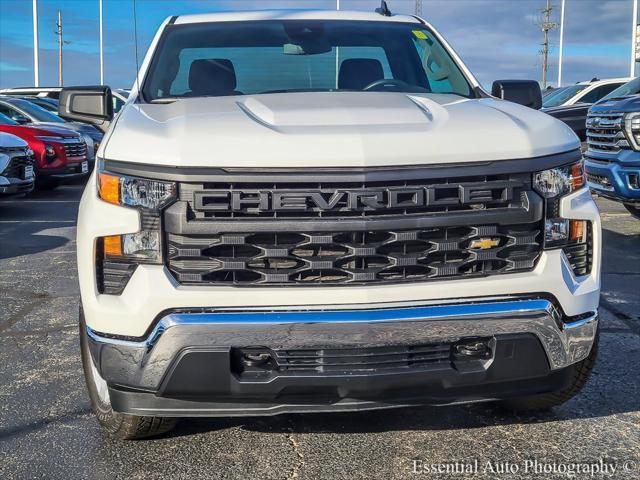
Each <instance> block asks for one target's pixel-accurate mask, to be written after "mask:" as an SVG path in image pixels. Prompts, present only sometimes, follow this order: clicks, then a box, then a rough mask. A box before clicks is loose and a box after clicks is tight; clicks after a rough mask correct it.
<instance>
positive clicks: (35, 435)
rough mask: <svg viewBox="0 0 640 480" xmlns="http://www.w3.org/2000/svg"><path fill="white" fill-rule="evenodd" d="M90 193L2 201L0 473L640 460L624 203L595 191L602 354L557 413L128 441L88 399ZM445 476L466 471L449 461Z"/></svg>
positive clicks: (638, 290)
mask: <svg viewBox="0 0 640 480" xmlns="http://www.w3.org/2000/svg"><path fill="white" fill-rule="evenodd" d="M81 192H82V189H81V187H80V186H77V185H76V186H66V187H62V188H59V189H57V190H55V191H53V192H46V193H37V194H35V195H32V196H31V197H29V198H27V199H14V200H0V458H1V459H2V461H1V462H0V478H3V479H13V478H88V477H91V478H144V479H150V478H242V479H245V478H246V479H248V478H278V479H287V478H308V479H322V478H326V479H336V478H367V479H369V478H385V479H387V478H410V477H414V476H420V475H416V474H414V470H415V471H417V472H423V473H425V474H426V473H427V467H426V466H427V465H428V464H446V463H450V464H455V462H458V463H459V464H460V467H459V469H463V468H474V463H473V462H474V461H476V460H477V461H478V462H479V464H478V467H477V468H478V471H479V473H478V476H477V477H475V478H532V477H533V476H534V472H536V470H535V469H536V468H538V469H542V468H554V467H553V464H556V467H555V468H556V469H562V467H561V465H568V464H571V463H576V462H578V463H588V464H598V465H604V464H607V463H610V464H612V465H613V467H614V468H615V473H613V469H610V470H609V471H608V473H612V474H613V476H611V477H605V476H601V475H598V476H595V477H594V478H638V476H639V475H640V395H639V393H638V392H639V385H640V368H639V367H640V221H637V220H634V219H633V218H632V217H631V216H630V215H628V214H627V213H626V211H625V210H624V209H623V208H622V207H621V206H619V205H617V204H615V203H612V202H609V201H606V200H598V202H599V205H600V207H601V211H602V218H603V227H604V236H605V237H604V245H605V251H604V269H603V293H602V309H601V315H602V335H601V344H600V357H599V360H598V362H597V364H596V368H595V371H594V374H593V375H592V377H591V379H590V381H589V383H588V384H587V386H586V388H585V390H584V391H583V392H582V393H581V394H580V395H579V396H578V397H577V398H575V399H573V400H572V401H570V402H569V403H567V404H565V405H564V406H562V407H560V408H557V409H556V410H554V411H553V412H550V413H545V414H540V415H536V416H521V417H516V418H514V417H511V416H508V415H507V414H505V413H503V412H500V411H499V410H496V409H495V408H492V407H490V406H488V405H474V406H451V407H445V408H440V409H433V408H414V409H403V410H389V411H382V412H369V413H345V414H333V415H326V414H322V415H287V416H278V417H273V418H256V419H228V420H227V419H194V420H185V421H183V422H182V423H181V424H180V426H179V427H178V428H177V429H176V430H175V431H173V432H172V433H171V434H170V435H169V436H167V437H164V438H159V439H153V440H148V441H142V442H118V441H116V440H113V439H111V438H109V437H107V436H105V435H104V434H103V433H102V432H101V430H100V429H99V427H98V424H97V422H96V421H95V420H94V418H93V417H92V415H91V413H90V410H89V404H88V400H87V396H86V393H85V389H84V384H83V377H82V368H81V365H80V356H79V349H78V335H77V324H76V321H77V310H78V282H77V277H76V266H75V264H76V260H75V220H76V214H77V206H78V201H79V198H80V195H81ZM414 461H415V462H414ZM534 461H537V462H538V463H537V465H536V464H534V463H533V462H534ZM487 462H491V464H490V465H487ZM547 466H548V467H547ZM450 468H455V465H454V466H452V467H450ZM501 469H502V470H505V469H508V471H510V472H511V473H510V474H506V473H505V474H504V475H501V474H499V472H500V471H501ZM540 472H541V470H538V474H539V475H541V473H540ZM422 476H423V477H427V476H428V475H422ZM469 476H470V475H466V477H469ZM449 477H450V478H463V477H465V475H463V474H462V473H459V474H450V475H446V474H444V475H440V476H439V478H449ZM544 478H567V477H566V476H563V475H562V474H561V473H551V474H546V475H544ZM578 478H583V477H578Z"/></svg>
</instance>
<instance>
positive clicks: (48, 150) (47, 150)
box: [44, 145, 56, 158]
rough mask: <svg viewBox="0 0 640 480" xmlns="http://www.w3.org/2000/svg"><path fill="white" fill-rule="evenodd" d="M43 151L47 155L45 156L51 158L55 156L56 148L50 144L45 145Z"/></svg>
mask: <svg viewBox="0 0 640 480" xmlns="http://www.w3.org/2000/svg"><path fill="white" fill-rule="evenodd" d="M44 153H45V154H46V155H47V157H50V158H53V157H55V156H56V149H55V148H53V147H52V146H51V145H45V146H44Z"/></svg>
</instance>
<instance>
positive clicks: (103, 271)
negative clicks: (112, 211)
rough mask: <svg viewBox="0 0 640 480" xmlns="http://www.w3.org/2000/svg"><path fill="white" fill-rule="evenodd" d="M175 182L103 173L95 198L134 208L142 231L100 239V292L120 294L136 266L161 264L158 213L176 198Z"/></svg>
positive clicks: (98, 255)
mask: <svg viewBox="0 0 640 480" xmlns="http://www.w3.org/2000/svg"><path fill="white" fill-rule="evenodd" d="M176 191H177V187H176V184H175V183H174V182H163V181H160V180H153V179H150V178H140V177H132V176H129V175H120V174H116V173H111V172H107V171H105V170H102V165H101V162H99V170H98V196H99V197H100V198H101V199H102V200H104V201H105V202H108V203H111V204H113V205H120V206H125V207H131V208H137V209H138V210H139V211H140V215H141V216H142V217H143V221H142V225H146V226H143V229H142V230H140V231H138V232H135V233H125V234H122V235H110V236H108V237H100V238H98V239H97V243H96V283H97V286H98V291H99V292H100V293H105V294H110V295H119V294H121V293H122V292H123V290H124V288H125V287H126V285H127V283H128V281H129V279H130V278H131V276H132V275H133V273H134V272H135V270H136V268H137V266H138V265H139V264H156V265H158V264H161V263H162V236H161V232H160V225H161V216H160V215H161V210H162V208H163V207H166V206H167V205H169V204H170V203H171V202H172V201H173V200H175V198H176Z"/></svg>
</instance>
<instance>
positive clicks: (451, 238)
mask: <svg viewBox="0 0 640 480" xmlns="http://www.w3.org/2000/svg"><path fill="white" fill-rule="evenodd" d="M403 175H404V176H405V178H402V179H393V180H391V181H385V180H379V181H378V180H376V181H375V182H374V181H364V182H352V181H350V178H345V179H344V180H343V181H342V182H339V181H337V180H334V181H325V182H317V181H308V180H306V178H304V177H303V178H300V179H299V180H298V182H296V181H295V179H292V180H290V181H279V182H275V183H269V184H267V183H265V182H264V181H263V179H262V178H261V175H253V176H252V178H251V179H249V181H245V182H233V183H231V182H229V183H226V184H225V183H223V182H215V183H213V182H210V183H180V184H179V201H178V202H176V203H175V204H173V205H172V206H171V207H169V208H168V209H167V210H166V211H165V213H164V221H163V225H164V227H163V228H164V231H165V237H164V244H165V247H164V248H165V259H166V260H165V261H166V263H167V267H168V268H169V270H170V272H171V273H172V274H173V275H174V277H175V278H176V280H177V281H178V282H179V283H181V284H190V285H198V284H218V285H233V286H288V285H354V284H371V283H397V282H417V281H429V280H441V279H451V278H462V277H471V276H486V275H496V274H502V273H516V272H524V271H529V270H532V269H533V268H534V267H535V264H536V261H537V259H538V258H539V256H540V253H541V251H542V235H541V231H542V225H541V223H542V219H543V208H542V206H541V205H542V202H541V199H540V197H538V196H537V194H535V193H533V192H532V191H531V180H530V174H528V173H526V174H504V175H493V176H491V177H489V176H484V177H477V176H475V177H465V178H435V179H425V178H424V177H416V176H415V175H412V174H411V172H407V173H406V174H403ZM234 192H236V193H234ZM237 192H240V193H237ZM280 194H284V196H283V195H280ZM283 198H284V200H283Z"/></svg>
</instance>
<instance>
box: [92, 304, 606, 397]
mask: <svg viewBox="0 0 640 480" xmlns="http://www.w3.org/2000/svg"><path fill="white" fill-rule="evenodd" d="M597 327H598V315H597V312H589V313H587V314H585V315H582V316H580V317H579V319H577V320H572V319H567V318H563V316H562V314H561V312H559V311H558V309H557V308H556V307H555V306H554V304H553V303H552V302H550V301H549V300H545V299H516V300H513V299H512V300H499V299H497V300H484V301H478V302H477V303H445V304H442V303H441V304H438V305H434V304H428V305H415V304H414V305H410V306H409V305H402V304H395V305H388V304H386V305H376V306H375V307H374V306H371V307H370V308H367V309H356V308H345V307H342V308H339V309H325V310H303V309H300V310H295V311H293V310H291V309H290V308H287V309H282V310H278V309H272V310H270V311H264V310H249V311H247V310H245V311H235V310H226V311H220V312H216V311H212V312H207V313H195V312H193V313H192V312H176V313H170V314H168V315H166V316H165V317H163V318H161V319H160V320H159V321H158V322H157V324H156V325H155V327H154V328H153V330H152V331H151V332H150V333H149V335H148V336H147V337H146V338H143V339H139V340H137V339H136V340H130V339H126V340H125V339H118V338H113V337H106V336H103V335H100V334H99V333H97V332H95V331H92V330H91V329H89V328H88V329H87V334H88V336H89V343H90V347H91V352H92V355H93V358H94V361H95V363H96V366H97V367H98V369H99V370H100V372H101V375H102V376H103V377H104V378H105V380H107V382H110V383H114V384H120V385H129V386H132V385H133V386H135V387H136V388H143V389H149V390H156V389H158V388H159V387H160V384H161V382H162V379H163V377H164V376H165V373H166V372H167V371H168V369H170V368H171V365H172V362H173V361H174V360H175V358H176V357H178V356H179V355H180V352H182V351H184V350H185V349H192V348H198V347H203V348H216V347H220V348H228V347H247V346H268V347H270V348H279V349H300V348H302V349H309V348H340V347H345V348H354V347H375V346H380V347H384V346H395V345H412V344H413V345H415V344H421V343H434V342H451V341H457V340H460V339H463V338H466V337H491V336H496V335H504V334H521V333H529V334H534V335H535V336H536V337H537V338H538V339H539V340H540V343H541V344H542V346H543V348H544V351H545V353H546V355H547V359H548V362H549V368H550V369H551V370H557V369H561V368H564V367H567V366H569V365H572V364H574V363H576V362H579V361H580V360H583V359H584V358H586V357H587V356H588V355H589V352H590V351H591V347H592V345H593V343H594V340H595V338H596V334H597Z"/></svg>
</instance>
